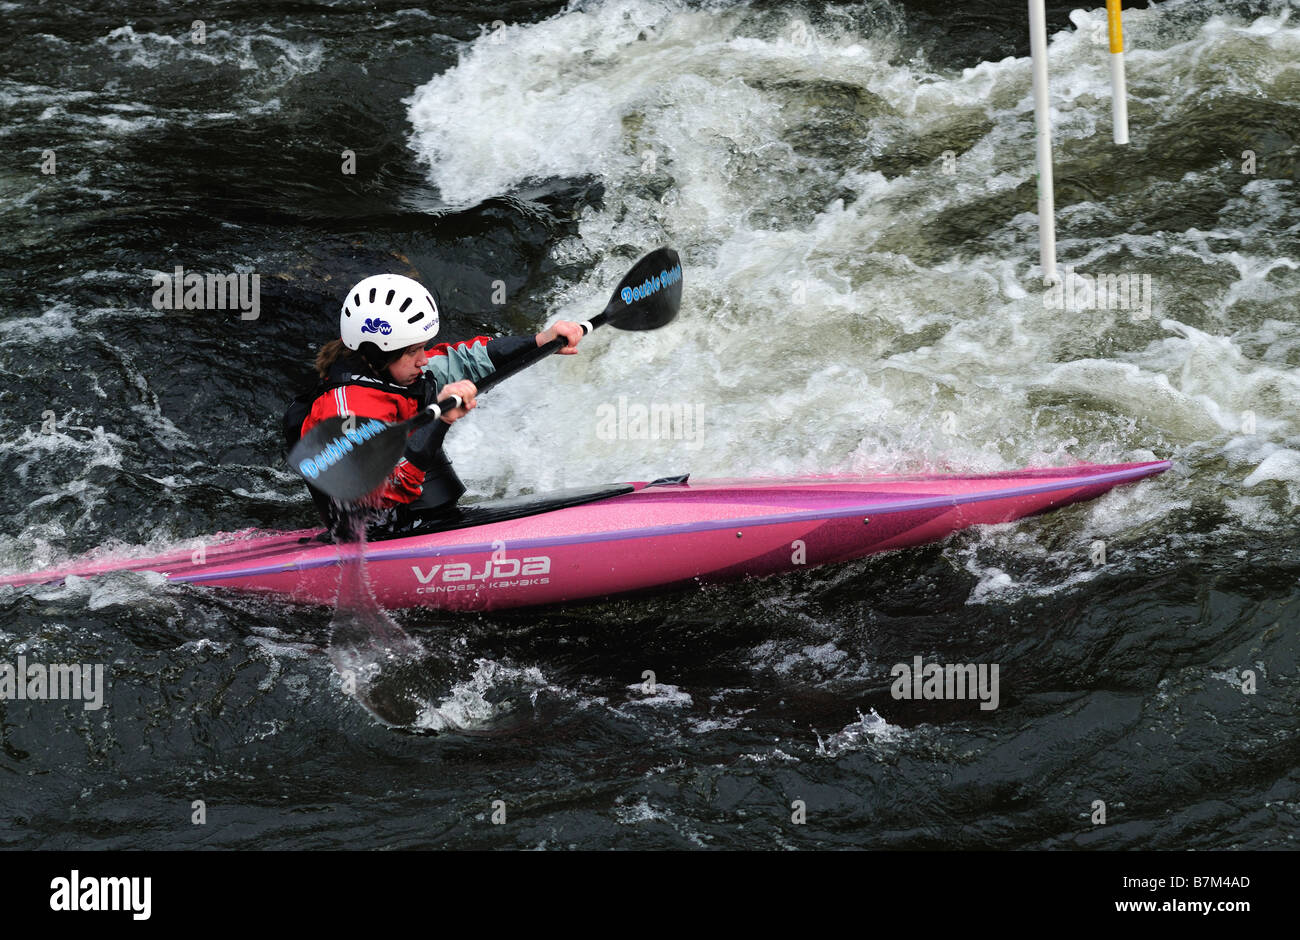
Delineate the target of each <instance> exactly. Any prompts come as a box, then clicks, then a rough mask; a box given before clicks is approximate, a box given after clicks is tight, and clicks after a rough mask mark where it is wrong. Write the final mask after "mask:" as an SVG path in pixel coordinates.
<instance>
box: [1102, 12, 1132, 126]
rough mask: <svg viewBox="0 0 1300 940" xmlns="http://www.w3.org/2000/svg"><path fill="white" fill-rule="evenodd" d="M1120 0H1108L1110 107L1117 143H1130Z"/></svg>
mask: <svg viewBox="0 0 1300 940" xmlns="http://www.w3.org/2000/svg"><path fill="white" fill-rule="evenodd" d="M1119 4H1120V0H1106V25H1107V26H1109V27H1110V109H1111V117H1112V118H1113V119H1114V124H1115V143H1117V144H1127V143H1128V87H1127V86H1126V84H1125V82H1124V27H1123V26H1122V25H1121V24H1120V14H1119Z"/></svg>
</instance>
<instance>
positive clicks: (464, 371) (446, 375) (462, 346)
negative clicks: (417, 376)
mask: <svg viewBox="0 0 1300 940" xmlns="http://www.w3.org/2000/svg"><path fill="white" fill-rule="evenodd" d="M536 345H537V337H536V336H500V337H497V338H496V339H492V338H491V337H487V336H475V337H474V338H473V339H467V340H463V341H462V342H459V343H439V344H438V345H437V346H434V347H433V348H431V349H430V350H429V351H428V352H429V364H428V365H426V366H425V367H424V371H425V372H426V373H428V374H429V376H430V377H431V378H432V379H433V381H434V382H435V383H436V385H437V387H438V388H442V386H444V385H447V384H448V383H450V382H459V381H461V380H462V379H469V380H470V381H471V382H478V381H481V380H482V379H485V378H487V377H488V376H489V375H491V374H492V373H493V372H495V371H496V370H497V368H498V367H499V366H500V365H501V364H502V363H503V362H505V361H507V360H508V359H511V358H513V357H514V356H517V355H518V354H519V353H521V352H523V351H524V350H526V349H528V348H530V347H533V346H536Z"/></svg>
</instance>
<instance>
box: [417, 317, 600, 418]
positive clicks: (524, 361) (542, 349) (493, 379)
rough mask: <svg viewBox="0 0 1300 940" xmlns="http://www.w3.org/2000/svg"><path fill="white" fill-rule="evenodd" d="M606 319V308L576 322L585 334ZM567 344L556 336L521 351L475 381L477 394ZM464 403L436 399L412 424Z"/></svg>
mask: <svg viewBox="0 0 1300 940" xmlns="http://www.w3.org/2000/svg"><path fill="white" fill-rule="evenodd" d="M607 319H609V309H608V308H606V309H605V310H603V311H601V312H600V313H598V314H596V316H594V317H592V318H591V319H590V320H587V321H585V322H583V323H580V324H578V325H579V326H581V327H582V335H583V336H586V335H587V334H589V333H590V332H591V331H592V330H594V329H595V328H596V327H598V326H600V325H601V324H602V323H604V322H605V321H606V320H607ZM567 345H569V341H568V340H567V339H565V338H564V337H563V336H557V337H555V339H553V340H551V341H550V342H549V343H544V344H542V345H541V346H538V347H537V348H536V349H530V350H528V352H526V353H521V354H520V355H518V356H516V357H515V358H514V359H513V360H511V361H510V362H507V363H505V364H504V365H502V366H501V367H500V368H498V369H497V370H496V371H495V372H493V373H492V374H491V375H489V376H488V377H487V378H485V379H484V380H483V381H482V382H476V383H475V387H476V388H477V389H478V394H479V395H482V394H483V393H484V392H486V391H487V390H488V389H490V388H491V387H492V386H493V385H496V384H497V383H498V382H503V381H505V380H506V379H508V378H510V376H512V375H515V374H516V373H519V372H522V371H523V370H524V369H527V368H528V367H529V366H531V365H535V364H536V363H538V362H541V361H542V360H543V359H545V358H547V357H548V356H551V355H554V354H555V353H556V352H558V351H559V350H561V349H563V348H564V347H565V346H567ZM464 404H465V403H464V402H463V401H462V400H461V398H460V396H459V395H448V396H447V397H446V398H444V399H442V401H436V402H434V403H432V404H431V405H429V406H428V407H427V408H425V409H424V411H423V412H422V413H421V414H419V415H417V416H416V417H414V418H412V419H411V422H412V426H413V427H419V426H421V425H423V424H425V423H427V422H428V421H432V420H434V419H436V418H440V417H442V416H443V415H444V414H446V413H447V412H448V411H453V410H455V409H457V408H460V407H461V406H463V405H464Z"/></svg>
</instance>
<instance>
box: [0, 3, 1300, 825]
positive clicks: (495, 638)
mask: <svg viewBox="0 0 1300 940" xmlns="http://www.w3.org/2000/svg"><path fill="white" fill-rule="evenodd" d="M203 11H204V12H203V14H202V21H201V22H195V21H196V20H197V19H198V18H199V16H198V15H197V14H193V13H192V12H181V11H178V10H176V9H175V8H173V6H172V5H171V4H164V3H156V4H151V3H148V2H134V3H130V4H126V3H101V4H93V5H83V4H80V3H78V2H76V0H73V2H72V3H69V4H58V5H54V4H43V3H36V2H23V3H14V2H5V3H0V22H2V23H3V25H4V29H3V30H2V31H0V49H2V50H3V53H2V54H3V57H4V60H5V62H6V69H5V71H4V74H3V77H2V78H0V101H2V102H3V105H4V117H3V119H2V120H0V137H2V138H3V143H4V150H5V152H6V154H8V155H9V159H7V160H5V161H4V164H3V166H2V167H0V236H2V237H3V240H4V244H5V251H4V264H3V267H2V268H0V472H2V473H3V477H4V480H5V481H6V485H5V486H4V488H3V490H2V491H0V501H2V502H0V508H2V509H3V520H4V521H3V524H0V570H3V571H6V572H16V571H26V570H31V569H34V568H36V567H38V566H43V565H48V564H51V563H54V562H58V561H62V560H66V559H68V558H72V557H75V556H77V555H79V554H81V553H83V552H86V551H88V550H90V549H92V548H97V547H101V546H113V545H118V546H144V547H148V548H151V549H158V550H162V549H169V548H176V547H184V546H186V545H188V544H190V543H191V542H192V541H193V540H195V539H198V538H201V537H202V536H205V535H207V534H209V533H213V532H218V531H233V530H238V529H242V528H246V527H249V526H257V527H267V528H300V527H303V526H306V525H310V524H311V523H312V521H313V514H312V510H311V507H310V504H309V503H308V502H307V501H306V498H305V493H304V491H303V490H302V487H301V484H300V482H299V480H298V479H297V477H295V476H294V475H293V474H292V473H291V472H289V470H288V468H287V467H286V465H285V464H284V460H283V447H282V442H281V439H280V434H279V428H278V425H279V415H280V412H281V411H282V409H283V406H284V403H285V401H286V400H287V399H288V398H289V397H291V396H292V395H293V393H294V392H296V391H297V390H299V388H300V387H302V385H303V384H304V382H305V381H306V379H307V377H308V375H309V371H310V360H311V358H312V356H313V354H314V350H315V349H316V348H317V347H318V346H319V345H320V344H321V343H323V342H324V341H326V340H327V339H329V338H331V337H332V336H334V335H336V333H335V332H334V331H335V328H336V317H337V311H338V305H339V302H340V297H341V293H342V291H344V290H345V289H346V288H347V286H348V285H349V284H351V283H352V282H354V281H356V280H358V279H360V278H361V277H364V276H366V275H368V274H371V273H376V272H379V271H393V272H396V273H405V274H411V275H414V276H418V277H420V278H421V279H422V280H424V281H425V282H426V283H428V284H430V285H432V286H434V287H435V289H436V290H437V292H438V296H439V299H440V303H441V306H442V308H443V312H444V316H443V327H442V334H441V335H442V336H445V337H447V338H450V339H459V338H467V337H470V336H473V335H476V334H480V333H488V334H496V333H526V332H532V331H534V330H537V329H540V328H541V327H542V326H543V325H545V324H546V323H547V322H549V321H551V320H554V319H556V318H560V317H563V318H567V319H585V318H587V317H589V316H591V315H592V314H594V313H596V312H598V311H599V310H600V309H601V307H602V306H603V305H604V302H605V299H606V298H607V296H608V293H609V290H610V288H611V287H612V286H613V285H614V284H615V283H617V281H618V279H619V278H620V277H621V276H622V274H623V273H624V272H625V271H626V269H627V268H628V266H629V265H630V264H631V263H632V262H633V261H634V260H635V259H636V258H637V257H638V256H640V255H641V254H642V253H644V252H645V251H646V250H649V249H650V248H653V247H656V246H658V245H661V244H668V245H672V246H673V247H675V248H676V249H677V250H678V251H679V252H680V253H681V256H682V260H683V267H684V270H685V273H686V287H685V293H684V301H683V310H682V314H681V316H680V317H679V319H678V321H677V322H675V323H674V324H672V326H671V327H669V328H667V329H664V330H661V331H658V332H655V333H646V334H626V335H614V336H608V335H603V334H596V335H594V336H593V337H591V338H590V339H589V340H587V341H585V343H584V347H583V350H582V354H581V355H579V356H577V357H565V358H564V359H556V360H553V361H549V362H547V363H544V364H542V365H540V366H538V367H536V368H534V369H533V370H531V371H530V372H528V373H527V374H525V375H522V376H519V377H517V378H515V379H512V380H511V381H510V382H507V383H504V384H503V385H502V386H501V387H500V388H499V389H496V390H494V391H493V392H492V394H491V395H490V396H485V398H484V400H483V403H482V407H480V408H479V409H478V410H477V411H476V412H475V413H474V414H473V415H472V416H471V417H470V418H469V419H467V420H465V421H462V422H460V423H458V424H457V426H456V427H455V429H454V430H453V431H452V433H451V434H450V435H449V437H448V447H449V452H450V454H451V455H452V457H453V459H454V460H455V462H456V465H457V469H458V471H459V473H460V475H461V476H462V477H463V478H464V479H465V480H466V482H467V483H468V484H469V486H470V490H471V493H470V495H471V496H473V497H481V498H486V497H496V496H504V495H508V494H516V493H525V492H542V491H546V490H550V489H555V488H560V487H566V486H577V485H583V484H588V483H603V482H609V481H618V480H629V479H630V480H648V479H654V478H656V477H660V476H665V475H669V474H675V473H682V472H688V471H689V472H690V473H691V474H692V475H693V476H694V477H696V478H707V477H739V476H753V475H794V474H800V473H830V472H863V473H871V472H895V471H911V470H933V471H943V470H969V469H977V470H984V471H995V470H1002V469H1011V468H1017V467H1023V466H1033V465H1052V464H1069V463H1072V462H1076V461H1081V460H1082V461H1090V462H1121V461H1137V460H1150V459H1170V460H1172V461H1173V464H1174V466H1173V469H1171V470H1170V471H1169V472H1167V473H1166V474H1164V475H1163V476H1161V477H1158V478H1156V479H1154V480H1150V481H1147V482H1143V483H1141V484H1139V485H1136V486H1129V487H1124V488H1121V489H1119V490H1117V491H1114V492H1112V493H1111V494H1109V495H1107V496H1105V497H1104V498H1102V499H1100V500H1097V501H1095V502H1092V503H1087V504H1082V505H1078V506H1074V507H1070V508H1068V509H1066V510H1063V511H1061V512H1057V513H1054V514H1052V515H1048V516H1043V517H1038V518H1034V519H1029V520H1024V521H1021V522H1018V523H1013V524H1008V525H1004V526H996V527H989V528H984V529H979V530H972V531H967V532H964V533H961V534H959V535H957V536H954V537H952V538H950V539H949V540H947V541H945V542H943V543H941V544H937V545H933V546H929V547H925V548H920V549H915V550H909V551H906V552H901V553H895V554H892V555H887V556H883V557H879V558H874V559H867V560H863V561H860V562H857V563H853V564H848V565H842V566H838V567H834V568H828V569H818V570H813V571H809V572H807V573H803V574H800V575H797V576H794V577H790V578H785V579H779V580H767V581H752V582H746V583H742V584H738V585H732V586H725V587H708V588H702V589H699V590H696V591H690V592H678V593H675V594H669V595H665V596H662V597H657V598H652V599H648V600H647V599H638V600H622V601H610V602H604V603H599V604H594V605H587V606H580V607H573V608H564V609H558V610H546V611H541V612H536V611H523V612H517V613H510V614H503V615H496V614H494V615H465V614H446V613H438V612H427V611H406V612H398V613H396V614H394V617H395V619H396V620H397V622H398V623H399V624H400V625H401V626H402V627H403V628H404V629H405V630H406V631H408V632H409V633H411V634H412V635H414V636H416V637H418V638H419V640H420V642H421V643H422V644H424V646H425V647H426V649H428V650H430V651H431V652H432V653H433V654H435V657H436V660H437V661H438V663H439V664H440V665H439V667H438V668H439V669H441V670H443V671H444V673H445V682H444V683H443V684H444V686H445V692H444V694H441V695H439V696H438V697H437V698H438V700H437V701H431V702H430V703H429V705H430V707H429V709H428V710H427V713H426V715H427V721H426V722H425V724H426V726H427V730H431V731H433V730H436V731H437V733H433V734H406V733H400V732H395V731H393V730H391V729H388V728H385V727H382V726H380V725H378V724H376V723H375V722H374V721H373V720H372V719H371V718H370V716H368V715H367V714H366V713H365V712H364V711H363V710H362V709H360V708H359V707H358V705H357V704H356V702H355V701H354V700H353V699H352V698H350V697H349V696H348V695H347V694H345V692H344V691H343V689H342V688H341V687H340V682H339V678H338V676H337V675H336V674H335V672H334V669H333V667H332V666H331V663H330V660H329V657H328V656H327V655H326V652H325V646H326V644H327V642H328V630H329V624H330V617H331V611H329V610H323V609H320V608H316V607H309V606H303V607H295V606H292V605H286V604H282V603H272V602H269V601H265V600H259V599H250V598H248V597H243V596H231V595H226V594H222V593H220V592H215V591H210V590H205V589H203V588H199V587H188V586H174V585H167V584H165V583H163V581H162V579H161V578H160V577H157V576H153V575H139V574H124V575H119V576H114V577H110V578H106V579H103V580H98V581H73V582H71V583H69V584H67V585H63V586H58V587H40V588H20V589H15V588H11V587H5V588H0V663H15V662H17V660H18V658H19V657H20V656H21V657H25V659H26V660H27V661H41V662H48V663H63V662H69V663H70V662H76V663H99V664H103V666H104V670H105V676H106V682H107V689H106V692H105V695H104V702H103V707H102V708H99V709H86V708H84V707H83V706H82V703H79V702H78V703H72V702H49V701H36V702H33V701H17V700H6V701H0V768H2V769H3V770H4V771H5V773H3V774H0V844H3V845H5V846H10V847H45V848H126V847H134V848H172V847H187V846H200V845H203V846H221V847H258V848H311V847H347V848H372V847H373V848H378V847H383V848H405V847H455V848H486V847H517V848H534V847H547V848H567V847H578V848H602V847H610V846H612V847H621V848H690V847H696V846H706V847H716V848H787V847H791V848H804V847H822V848H825V847H849V846H852V847H864V848H886V847H897V848H944V847H957V848H1058V847H1070V848H1112V849H1114V848H1156V849H1174V848H1196V849H1212V848H1234V847H1236V848H1293V847H1294V846H1295V838H1296V833H1297V831H1300V740H1298V734H1297V718H1298V716H1300V680H1298V678H1297V657H1298V656H1300V640H1298V639H1297V626H1298V624H1300V552H1298V551H1297V547H1296V537H1295V533H1296V521H1297V512H1298V509H1300V417H1298V415H1300V372H1298V368H1300V308H1298V306H1297V304H1298V303H1300V270H1298V268H1300V213H1298V212H1297V209H1298V208H1300V189H1298V186H1300V182H1298V181H1300V139H1297V137H1298V135H1297V130H1298V129H1300V7H1298V6H1297V5H1296V4H1295V3H1291V4H1288V3H1286V2H1257V3H1249V2H1220V0H1197V2H1184V0H1170V2H1162V3H1155V4H1152V5H1150V6H1148V7H1146V8H1138V9H1133V10H1128V11H1126V12H1125V32H1126V38H1127V47H1128V50H1129V54H1128V57H1127V58H1128V76H1129V120H1130V126H1131V134H1132V143H1131V144H1130V145H1129V146H1127V147H1119V146H1116V145H1115V144H1113V143H1112V142H1111V138H1110V101H1109V85H1108V71H1107V59H1106V55H1107V53H1106V45H1105V43H1104V41H1103V40H1104V26H1103V24H1104V22H1105V15H1104V11H1103V10H1100V9H1092V10H1082V9H1074V8H1073V6H1072V5H1071V4H1061V3H1050V4H1049V5H1048V32H1049V39H1050V58H1051V69H1052V110H1053V121H1054V128H1055V129H1054V144H1055V148H1056V150H1055V160H1056V163H1055V173H1056V197H1057V226H1058V238H1059V248H1058V251H1059V257H1060V262H1061V265H1062V267H1063V269H1064V267H1065V266H1069V267H1070V269H1071V270H1072V271H1073V272H1077V273H1082V274H1087V275H1089V276H1099V275H1115V276H1123V277H1125V278H1129V281H1128V282H1127V283H1130V284H1131V285H1132V287H1133V290H1132V291H1131V292H1130V296H1129V298H1128V302H1127V304H1124V305H1111V306H1106V305H1104V304H1103V305H1100V306H1098V305H1096V304H1093V303H1089V302H1088V301H1087V298H1086V296H1084V295H1082V294H1079V295H1076V296H1075V301H1076V302H1075V303H1073V304H1070V305H1065V306H1064V309H1058V308H1054V307H1053V306H1052V305H1051V304H1050V303H1048V302H1045V299H1044V291H1043V287H1042V280H1041V275H1042V272H1041V271H1040V270H1039V268H1038V244H1037V231H1038V229H1037V216H1036V189H1035V186H1036V176H1035V171H1034V164H1033V155H1034V122H1033V100H1032V95H1031V89H1030V77H1031V76H1030V63H1029V58H1028V30H1027V25H1026V23H1025V17H1024V10H1023V7H1020V6H1016V5H1010V6H1009V7H1008V6H1007V5H1006V4H1003V3H1001V2H994V0H975V2H969V3H965V4H961V5H960V9H958V8H957V5H954V4H950V3H935V2H929V0H926V2H899V0H874V2H867V3H855V4H807V5H801V4H795V3H775V2H753V3H750V4H711V3H684V2H676V0H606V2H599V0H597V2H589V3H581V2H580V3H576V4H572V5H569V6H562V5H559V4H532V3H525V2H514V3H497V4H452V5H445V6H440V7H438V8H436V9H434V8H430V10H428V11H426V10H422V9H417V8H416V7H415V6H414V5H413V4H412V3H411V2H410V0H396V2H385V0H380V2H375V3H359V2H343V0H339V2H329V3H317V4H298V3H274V2H273V3H247V2H210V3H206V4H204V5H203ZM199 40H202V41H199ZM345 152H350V154H351V157H350V158H349V157H346V156H345ZM349 160H351V161H352V162H353V164H354V168H355V172H353V173H350V172H345V170H346V169H348V162H349ZM50 171H52V172H50ZM177 266H181V267H183V268H184V270H186V271H196V272H201V273H206V272H223V273H224V272H245V273H256V274H257V275H258V277H259V279H260V304H259V308H258V310H257V311H256V316H249V315H246V314H248V313H251V311H242V312H241V311H240V310H225V311H221V310H184V309H181V310H176V309H158V308H157V307H156V306H155V305H154V304H153V303H152V298H153V295H154V289H153V287H152V286H151V277H152V276H153V275H154V274H156V273H158V272H164V273H170V272H172V271H174V269H175V268H176V267H177ZM1130 276H1131V277H1130ZM1080 297H1082V298H1083V299H1080ZM1049 299H1050V298H1049ZM620 397H625V398H626V399H627V400H628V401H629V402H632V403H655V402H658V403H666V404H671V405H681V406H684V407H687V408H689V409H691V412H692V414H697V415H699V421H698V423H697V426H696V427H695V428H694V432H695V433H694V434H693V436H691V437H690V438H689V439H688V438H685V437H682V438H668V439H635V440H626V439H623V440H609V439H607V438H608V437H609V435H608V434H602V433H601V430H600V422H599V416H600V414H601V413H602V412H601V406H602V405H604V406H609V405H615V406H616V405H617V404H618V402H619V399H620ZM1098 542H1101V543H1103V544H1104V547H1105V553H1106V559H1105V563H1104V564H1097V563H1095V561H1096V551H1097V548H1096V543H1098ZM142 550H143V549H142ZM918 656H919V657H922V659H923V660H925V661H926V662H939V663H966V662H970V663H988V664H991V663H996V664H998V665H999V669H1000V673H999V674H1000V697H999V704H998V707H997V708H996V709H993V710H981V709H979V708H978V707H977V705H976V704H975V703H972V702H969V701H941V702H928V701H920V702H918V701H900V700H897V699H895V698H894V697H893V696H892V695H891V683H892V681H893V680H892V677H891V668H892V667H893V666H894V665H895V664H898V663H909V664H910V663H912V662H913V661H914V657H918ZM647 670H651V671H653V672H654V673H655V676H656V684H655V685H654V687H653V691H647V686H645V685H644V684H643V676H644V673H645V672H646V671H647ZM195 800H203V801H204V802H205V804H206V806H207V820H206V823H205V824H203V825H196V824H194V823H193V821H192V813H193V810H192V805H193V801H195ZM494 801H502V802H501V803H500V804H495V803H494ZM796 801H802V802H801V803H800V804H799V805H800V806H802V807H803V812H804V813H805V814H806V821H805V822H803V823H802V824H800V823H797V822H795V821H794V820H793V819H792V816H793V815H794V814H795V813H796V812H798V806H796ZM1098 801H1100V802H1101V803H1102V804H1104V812H1105V821H1104V823H1103V822H1101V821H1100V820H1099V817H1098V805H1099V803H1098ZM501 807H504V812H505V815H506V822H505V823H504V824H494V823H493V814H494V812H497V810H498V809H500V808H501ZM792 807H795V809H792Z"/></svg>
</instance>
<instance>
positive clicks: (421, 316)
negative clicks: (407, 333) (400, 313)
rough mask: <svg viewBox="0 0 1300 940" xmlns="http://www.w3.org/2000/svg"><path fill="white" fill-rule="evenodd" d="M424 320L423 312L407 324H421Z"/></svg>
mask: <svg viewBox="0 0 1300 940" xmlns="http://www.w3.org/2000/svg"><path fill="white" fill-rule="evenodd" d="M423 319H424V311H423V310H421V311H420V312H419V313H417V314H416V315H415V316H413V317H411V319H409V320H407V321H406V322H407V323H419V322H420V321H421V320H423Z"/></svg>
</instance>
